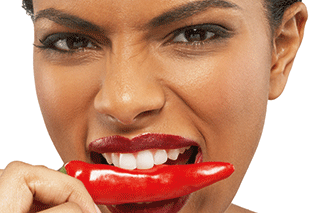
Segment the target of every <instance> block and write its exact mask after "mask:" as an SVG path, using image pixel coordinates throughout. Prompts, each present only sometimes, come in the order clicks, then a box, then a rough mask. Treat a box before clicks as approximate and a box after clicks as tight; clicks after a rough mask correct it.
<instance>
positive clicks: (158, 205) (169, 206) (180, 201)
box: [107, 195, 190, 213]
mask: <svg viewBox="0 0 320 213" xmlns="http://www.w3.org/2000/svg"><path fill="white" fill-rule="evenodd" d="M189 196H190V195H186V196H183V197H179V198H175V199H171V200H164V201H158V202H153V203H151V204H136V203H131V204H130V203H129V204H122V205H114V206H112V205H110V206H107V208H108V209H109V211H111V212H112V213H125V212H131V213H177V212H179V211H180V210H181V209H182V207H183V206H184V205H185V204H186V202H187V200H188V198H189ZM164 206H165V208H164Z"/></svg>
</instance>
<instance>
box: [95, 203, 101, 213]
mask: <svg viewBox="0 0 320 213" xmlns="http://www.w3.org/2000/svg"><path fill="white" fill-rule="evenodd" d="M94 207H95V208H96V213H101V211H100V209H99V207H98V206H97V205H96V204H94Z"/></svg>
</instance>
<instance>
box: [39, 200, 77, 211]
mask: <svg viewBox="0 0 320 213" xmlns="http://www.w3.org/2000/svg"><path fill="white" fill-rule="evenodd" d="M39 213H83V211H82V209H81V207H80V206H79V205H78V204H76V203H72V202H68V203H64V204H61V205H59V206H55V207H53V208H50V209H47V210H44V211H42V212H39Z"/></svg>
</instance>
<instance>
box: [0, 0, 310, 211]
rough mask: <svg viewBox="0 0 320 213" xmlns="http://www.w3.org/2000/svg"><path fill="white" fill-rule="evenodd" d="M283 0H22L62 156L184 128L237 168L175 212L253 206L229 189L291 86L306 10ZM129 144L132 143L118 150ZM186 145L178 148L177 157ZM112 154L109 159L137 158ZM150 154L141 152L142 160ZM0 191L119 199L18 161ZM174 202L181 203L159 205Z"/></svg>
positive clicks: (24, 203) (81, 200)
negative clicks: (270, 104) (269, 110)
mask: <svg viewBox="0 0 320 213" xmlns="http://www.w3.org/2000/svg"><path fill="white" fill-rule="evenodd" d="M279 2H282V1H271V0H270V1H269V0H268V1H267V0H266V1H263V0H259V1H253V0H252V1H241V0H232V1H212V0H211V1H209V0H204V1H203V0H202V1H193V0H191V1H185V0H181V1H180V0H179V1H165V2H163V1H159V2H158V1H147V0H140V1H112V0H110V1H109V0H108V1H106V0H99V1H92V2H91V1H82V0H81V1H79V0H78V1H67V2H66V1H60V0H54V1H50V2H49V1H40V0H39V1H37V0H34V1H32V2H31V1H25V6H26V8H27V10H28V11H29V13H30V14H31V15H32V18H33V21H34V27H35V42H34V45H35V49H34V71H35V80H36V87H37V94H38V98H39V102H40V107H41V110H42V113H43V116H44V120H45V122H46V126H47V128H48V131H49V133H50V136H51V138H52V140H53V142H54V145H55V146H56V148H57V150H58V152H59V154H60V156H61V158H62V159H63V161H64V162H68V161H71V160H81V161H86V162H90V163H105V160H104V157H106V158H108V154H104V153H100V152H98V151H97V150H96V149H95V148H92V147H94V145H92V144H95V143H97V142H100V141H99V140H98V139H99V138H106V139H105V140H107V141H108V138H109V137H110V136H113V135H120V136H123V137H126V138H137V136H139V135H142V134H145V133H157V134H163V135H164V136H168V137H167V138H169V136H172V135H174V136H182V137H183V138H188V139H191V140H192V141H194V143H195V144H196V145H195V146H194V147H196V148H190V149H189V150H190V151H189V152H188V151H187V152H186V153H190V155H191V156H194V155H198V153H200V154H201V157H202V158H203V161H225V162H229V163H232V164H233V165H234V166H235V168H236V171H235V173H234V174H233V175H232V176H231V177H229V178H228V179H226V180H224V181H221V182H218V183H216V184H213V185H212V186H210V187H206V188H204V189H203V190H200V191H197V192H195V193H192V194H191V195H190V197H189V198H188V200H187V201H186V202H185V203H184V204H183V206H181V209H179V210H180V211H179V212H241V211H244V212H246V210H244V209H241V208H240V207H237V206H235V205H232V204H231V201H232V199H233V197H234V195H235V194H236V192H237V189H238V188H239V185H240V183H241V181H242V178H243V177H244V175H245V173H246V171H247V168H248V166H249V164H250V161H251V159H252V157H253V154H254V152H255V150H256V147H257V145H258V142H259V139H260V136H261V132H262V128H263V124H264V119H265V113H266V105H267V101H268V99H275V98H277V97H278V96H279V95H280V94H281V92H282V91H283V89H284V86H285V84H286V80H287V78H288V75H289V72H290V69H291V66H292V63H293V60H294V57H295V55H296V52H297V50H298V48H299V45H300V43H301V40H302V37H303V31H304V26H305V22H306V19H307V11H306V8H305V6H304V4H302V3H301V2H300V3H297V2H295V1H285V3H283V2H282V3H279ZM282 12H283V13H282ZM153 137H156V136H155V135H151V136H150V139H152V138H153ZM138 138H139V137H138ZM115 143H116V142H115ZM165 144H166V141H161V142H157V143H154V144H152V145H151V146H150V147H149V150H160V149H159V147H161V149H162V148H163V147H165ZM111 145H112V144H110V143H109V144H108V143H107V145H106V148H105V150H108V148H110V146H111ZM136 146H137V147H138V148H140V147H139V143H137V144H136ZM181 148H184V147H181ZM197 148H200V149H199V150H201V152H199V151H198V149H197ZM105 152H107V151H105ZM126 152H129V153H132V152H133V150H132V149H129V148H127V147H125V148H122V149H121V150H120V151H118V152H114V153H113V154H112V155H113V156H116V157H117V156H118V155H119V153H126ZM167 152H168V151H167ZM108 153H110V152H108ZM137 154H138V153H135V155H137ZM152 154H154V155H155V152H153V153H152ZM168 154H169V153H167V155H168ZM120 155H121V154H120ZM169 155H170V154H169ZM190 155H189V156H186V155H184V154H181V155H180V157H178V161H179V163H182V164H185V163H186V162H187V161H189V159H190ZM116 157H114V159H111V161H112V162H111V163H112V164H115V166H118V167H123V168H126V169H132V168H129V166H128V163H119V165H118V164H117V163H116V161H117V159H116ZM127 157H128V158H132V156H130V155H129V156H127ZM135 157H136V156H135ZM123 159H124V158H123ZM108 160H110V159H108ZM150 161H151V159H149V158H144V160H142V162H138V160H136V162H135V167H138V169H145V168H143V167H144V166H145V165H144V162H148V163H149V162H150ZM111 163H110V164H111ZM170 163H172V164H177V163H178V162H177V161H174V160H171V161H170ZM153 164H154V162H153ZM152 166H153V165H152ZM17 173H18V174H19V175H17ZM13 177H15V180H16V181H12V179H13ZM9 180H10V181H9ZM8 192H9V193H8ZM21 198H23V199H21ZM0 200H6V201H7V202H2V203H1V204H0V205H1V206H0V207H1V209H2V210H3V211H4V212H28V211H33V210H34V209H37V210H39V209H42V208H43V209H47V211H48V212H62V211H65V212H72V211H74V212H77V211H78V212H81V211H83V212H99V211H101V212H109V211H111V212H121V210H122V209H123V206H116V207H112V206H108V207H106V206H99V208H100V210H98V209H96V207H95V204H94V203H93V201H92V199H91V197H90V195H89V194H88V193H87V191H86V189H85V188H84V187H83V186H82V184H81V183H79V181H77V180H75V179H74V178H71V177H68V176H66V175H63V174H61V173H59V172H56V171H52V170H49V169H46V168H43V167H34V166H30V165H26V164H24V163H19V162H14V163H11V164H10V165H8V167H7V168H6V169H5V170H4V172H3V174H2V176H1V178H0ZM137 205H139V204H127V205H126V207H132V209H131V210H132V211H133V209H135V207H136V206H137ZM149 205H153V204H152V203H151V204H149ZM145 208H146V209H147V208H149V207H148V205H145ZM30 209H32V210H30ZM166 209H167V212H175V211H178V210H172V209H169V210H168V208H167V207H164V208H163V209H161V212H165V210H166ZM133 212H134V211H133Z"/></svg>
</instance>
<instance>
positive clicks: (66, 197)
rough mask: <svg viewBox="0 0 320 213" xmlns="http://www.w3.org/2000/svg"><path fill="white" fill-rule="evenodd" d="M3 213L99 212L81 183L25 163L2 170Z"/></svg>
mask: <svg viewBox="0 0 320 213" xmlns="http://www.w3.org/2000/svg"><path fill="white" fill-rule="evenodd" d="M0 209H1V213H12V212H16V213H27V212H28V213H31V212H37V211H41V210H44V211H42V213H58V212H59V213H64V212H65V213H67V212H68V213H80V212H81V213H93V212H94V213H95V212H97V213H98V212H99V211H98V210H97V209H96V206H95V204H94V202H93V200H92V198H91V196H90V195H89V193H88V192H87V190H86V188H85V187H84V185H83V184H82V182H81V181H79V180H77V179H75V178H72V177H70V176H68V175H65V174H62V173H60V172H58V171H55V170H51V169H48V168H46V167H44V166H31V165H29V164H25V163H22V162H13V163H10V164H9V165H8V166H7V167H6V169H5V170H0Z"/></svg>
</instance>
